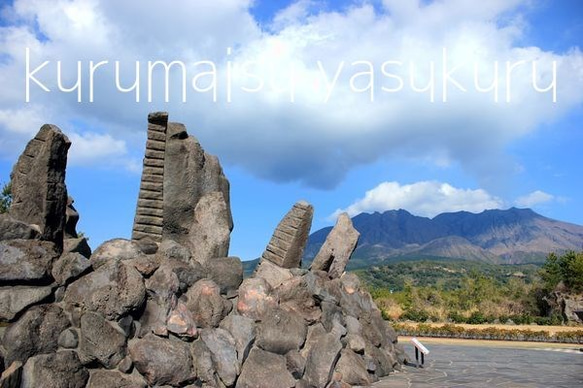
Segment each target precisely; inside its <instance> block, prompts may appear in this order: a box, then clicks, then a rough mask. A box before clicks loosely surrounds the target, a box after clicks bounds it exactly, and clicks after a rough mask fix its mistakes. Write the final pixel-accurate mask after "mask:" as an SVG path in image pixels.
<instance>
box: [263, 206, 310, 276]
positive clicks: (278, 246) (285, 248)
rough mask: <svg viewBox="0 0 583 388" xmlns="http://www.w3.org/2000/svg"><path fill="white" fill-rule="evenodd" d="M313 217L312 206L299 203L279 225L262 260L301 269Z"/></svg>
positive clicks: (284, 266)
mask: <svg viewBox="0 0 583 388" xmlns="http://www.w3.org/2000/svg"><path fill="white" fill-rule="evenodd" d="M313 215H314V208H313V207H312V205H310V204H309V203H307V202H305V201H299V202H297V203H296V204H295V205H294V206H293V207H292V208H291V210H290V211H289V212H288V213H287V214H286V215H285V217H284V218H283V219H282V220H281V221H280V222H279V224H278V225H277V228H276V229H275V232H273V236H272V237H271V240H270V241H269V244H267V248H265V252H263V255H262V256H261V260H262V261H263V260H269V261H271V262H272V263H274V264H277V265H279V266H280V267H283V268H298V267H300V265H301V264H302V255H303V254H304V248H305V247H306V242H307V241H308V235H309V233H310V227H311V226H312V217H313Z"/></svg>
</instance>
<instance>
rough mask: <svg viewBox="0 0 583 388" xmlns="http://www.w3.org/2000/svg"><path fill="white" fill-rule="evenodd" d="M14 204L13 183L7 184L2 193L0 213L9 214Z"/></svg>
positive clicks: (0, 194)
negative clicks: (11, 205)
mask: <svg viewBox="0 0 583 388" xmlns="http://www.w3.org/2000/svg"><path fill="white" fill-rule="evenodd" d="M10 204H12V182H8V183H6V184H5V185H4V186H3V187H2V192H1V193H0V213H6V212H8V209H10Z"/></svg>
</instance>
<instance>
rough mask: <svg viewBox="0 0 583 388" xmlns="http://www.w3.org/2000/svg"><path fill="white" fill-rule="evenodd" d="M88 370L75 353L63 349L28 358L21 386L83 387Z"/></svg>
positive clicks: (50, 387) (49, 387)
mask: <svg viewBox="0 0 583 388" xmlns="http://www.w3.org/2000/svg"><path fill="white" fill-rule="evenodd" d="M88 379H89V372H88V371H87V369H85V368H84V367H83V366H82V365H81V363H80V362H79V358H78V357H77V353H75V352H74V351H72V350H63V351H60V352H57V353H50V354H40V355H38V356H34V357H31V358H29V359H28V361H27V362H26V364H25V365H24V369H23V371H22V385H21V386H22V387H43V388H44V387H46V388H63V387H67V388H83V387H85V384H86V383H87V380H88Z"/></svg>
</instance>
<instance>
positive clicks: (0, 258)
mask: <svg viewBox="0 0 583 388" xmlns="http://www.w3.org/2000/svg"><path fill="white" fill-rule="evenodd" d="M57 257H58V253H57V248H56V246H55V244H53V243H51V242H48V241H37V240H9V241H2V242H0V282H14V281H24V282H30V281H38V280H46V279H47V278H48V277H49V276H50V270H51V265H52V263H53V261H54V260H55V259H56V258H57Z"/></svg>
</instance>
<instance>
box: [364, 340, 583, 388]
mask: <svg viewBox="0 0 583 388" xmlns="http://www.w3.org/2000/svg"><path fill="white" fill-rule="evenodd" d="M421 341H422V342H424V341H423V339H422V340H421ZM402 342H403V341H402ZM468 342H469V343H468ZM483 342H484V341H481V344H480V346H474V345H472V344H471V341H466V342H465V343H459V344H452V343H451V342H447V343H446V344H439V343H433V342H432V341H425V342H424V344H426V346H427V347H428V348H429V350H430V352H431V353H430V354H429V356H427V358H426V360H425V367H424V368H419V369H416V368H415V367H414V366H406V367H404V368H403V371H402V372H396V373H395V374H393V375H391V376H389V378H388V379H386V380H383V381H379V382H378V383H376V384H375V385H374V386H375V388H405V387H413V388H415V387H426V388H436V387H448V388H449V387H471V388H474V387H488V388H492V387H505V388H510V387H545V388H547V387H557V388H558V387H565V388H573V387H583V352H581V351H579V348H580V347H581V346H577V345H571V346H569V345H561V346H557V345H554V344H553V345H550V346H549V344H540V343H538V344H532V343H531V344H529V345H528V346H523V345H521V344H516V345H514V346H513V345H512V344H511V343H508V342H506V343H497V342H496V341H491V342H490V343H488V344H486V345H482V343H483ZM403 343H405V342H403ZM405 349H406V351H407V354H409V356H410V357H412V358H414V355H415V352H414V350H413V347H412V345H411V344H410V342H406V345H405Z"/></svg>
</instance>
